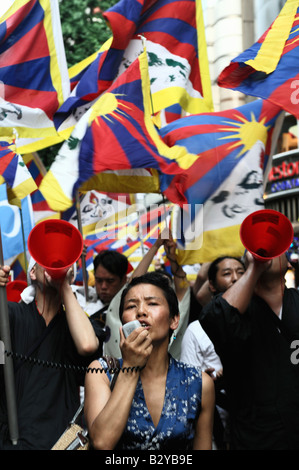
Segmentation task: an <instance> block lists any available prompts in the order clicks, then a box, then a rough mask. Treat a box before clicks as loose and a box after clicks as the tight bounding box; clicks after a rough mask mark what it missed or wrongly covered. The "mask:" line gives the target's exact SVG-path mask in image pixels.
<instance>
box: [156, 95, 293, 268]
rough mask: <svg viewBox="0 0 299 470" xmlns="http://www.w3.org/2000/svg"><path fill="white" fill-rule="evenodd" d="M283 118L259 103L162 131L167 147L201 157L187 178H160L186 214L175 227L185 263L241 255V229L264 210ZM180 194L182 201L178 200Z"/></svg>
mask: <svg viewBox="0 0 299 470" xmlns="http://www.w3.org/2000/svg"><path fill="white" fill-rule="evenodd" d="M283 114H284V113H283V112H282V111H281V108H278V107H277V106H274V105H273V104H272V103H269V102H267V101H263V100H255V101H253V102H251V103H248V104H246V105H243V106H240V107H239V108H236V109H231V110H226V111H222V112H216V113H209V114H198V115H193V116H186V117H184V118H182V119H179V120H177V121H174V122H173V123H171V124H169V125H168V126H166V127H165V128H163V129H161V130H160V134H161V136H162V137H163V139H164V141H165V142H166V143H167V145H169V146H171V145H182V146H185V147H186V149H187V150H188V151H189V152H192V153H196V154H197V155H198V159H197V160H196V161H195V162H194V164H193V165H192V166H191V167H190V168H189V169H188V171H186V172H185V174H184V175H174V176H171V175H160V184H161V190H162V191H163V193H164V194H165V195H166V196H167V197H168V198H169V200H171V201H172V202H174V203H176V204H178V205H179V206H180V207H181V209H183V210H181V211H179V215H178V216H176V217H174V219H173V225H172V231H173V236H174V237H175V238H176V239H177V240H178V244H179V246H180V248H183V249H184V251H182V252H181V263H182V264H194V263H202V262H206V261H212V260H213V258H216V256H217V255H218V254H232V253H234V254H236V253H238V255H240V250H242V249H243V248H242V244H241V242H240V239H239V226H240V224H241V222H242V221H243V219H244V218H245V217H246V216H247V215H248V214H249V213H251V212H253V211H255V210H258V209H259V208H262V207H263V193H264V184H265V183H264V182H265V179H266V175H267V174H268V171H269V166H271V158H270V156H271V155H272V154H273V146H274V145H275V142H276V137H277V132H278V129H279V126H280V125H281V122H282V117H283ZM274 130H275V132H274ZM178 189H180V193H181V196H182V197H181V200H178V199H176V195H177V194H178Z"/></svg>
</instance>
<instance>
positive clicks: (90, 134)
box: [40, 52, 197, 211]
mask: <svg viewBox="0 0 299 470" xmlns="http://www.w3.org/2000/svg"><path fill="white" fill-rule="evenodd" d="M195 159H197V155H191V154H188V153H187V152H186V149H185V148H183V147H179V146H173V147H172V148H169V147H168V146H167V145H166V144H165V143H164V142H163V140H162V139H161V137H160V136H159V134H158V132H157V130H156V128H155V126H154V124H153V122H152V119H151V110H150V85H149V76H148V68H147V54H146V52H143V53H142V54H141V55H140V56H139V57H138V58H137V59H136V60H135V62H134V63H133V64H132V65H131V66H130V67H129V68H128V69H127V70H126V72H124V73H123V74H121V75H120V76H119V78H118V79H117V80H116V81H115V82H114V84H113V85H112V86H111V87H110V88H109V89H108V90H107V92H106V93H104V94H103V95H102V96H101V97H100V98H99V99H98V100H97V101H96V103H95V104H94V105H93V106H92V107H91V108H90V109H89V110H88V111H87V112H86V113H85V114H84V115H83V117H82V118H81V119H80V121H79V122H78V124H77V125H76V127H75V129H74V132H73V133H72V135H71V136H70V138H69V139H68V141H66V142H65V143H64V145H63V146H62V148H61V149H60V151H59V153H58V155H57V157H56V159H55V161H54V163H53V164H52V165H51V167H50V170H49V171H48V173H47V174H46V176H45V177H44V179H43V181H42V183H41V185H40V191H41V192H42V193H43V195H44V197H45V198H46V200H47V202H48V204H49V206H50V207H51V208H52V209H53V210H57V211H64V210H66V209H68V208H69V207H70V206H71V205H72V203H73V199H74V196H75V193H76V190H77V189H78V190H79V189H81V190H82V187H83V185H86V183H87V182H88V181H89V180H90V179H92V178H94V177H95V175H98V174H103V172H108V171H116V172H118V171H129V170H134V171H133V175H131V181H132V180H133V181H132V182H133V183H134V188H133V192H135V193H136V192H145V189H146V188H145V187H142V186H141V185H140V184H139V171H140V170H147V169H151V171H154V172H164V173H168V174H177V173H183V172H184V171H185V169H186V168H188V167H189V166H190V165H191V164H192V163H193V162H194V160H195ZM132 176H133V177H134V179H133V177H132ZM142 176H143V175H142ZM150 181H151V183H152V184H153V185H155V184H156V180H155V178H153V177H151V180H150ZM120 183H121V181H120V180H119V184H118V186H116V188H115V189H112V188H109V189H108V188H105V189H103V188H93V189H98V190H99V191H108V192H132V191H128V190H125V191H124V190H123V188H122V187H121V185H120ZM148 192H156V191H148Z"/></svg>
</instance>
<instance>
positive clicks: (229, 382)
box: [200, 253, 299, 450]
mask: <svg viewBox="0 0 299 470" xmlns="http://www.w3.org/2000/svg"><path fill="white" fill-rule="evenodd" d="M246 260H247V264H248V266H247V269H246V271H245V273H244V274H243V275H242V276H241V277H240V279H238V281H237V282H235V283H234V284H233V285H232V286H231V287H230V288H229V289H227V290H226V291H225V292H224V293H223V294H219V295H217V296H216V297H214V298H213V300H212V301H211V302H210V303H209V304H208V305H206V306H205V307H204V308H203V311H202V314H201V318H200V322H201V325H202V327H203V328H204V330H205V331H206V333H207V335H208V336H209V337H210V339H211V340H212V342H213V344H214V346H215V350H216V352H217V354H218V355H219V357H220V359H221V362H222V365H223V375H224V378H225V389H226V392H227V397H228V400H229V414H230V420H231V428H230V432H231V448H232V449H243V450H272V449H273V450H274V449H275V450H286V449H296V450H298V449H299V369H298V366H297V365H296V364H293V363H292V361H291V354H292V349H291V344H292V342H293V341H294V340H298V339H299V292H298V291H297V290H296V289H293V288H286V286H285V282H284V276H285V273H286V270H287V267H288V262H287V258H286V256H285V255H282V256H280V257H279V258H274V259H273V260H270V261H266V262H259V261H257V260H256V259H254V258H253V256H252V255H251V254H250V253H247V254H246Z"/></svg>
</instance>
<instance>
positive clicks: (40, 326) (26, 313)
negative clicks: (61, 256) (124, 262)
mask: <svg viewBox="0 0 299 470" xmlns="http://www.w3.org/2000/svg"><path fill="white" fill-rule="evenodd" d="M9 270H10V267H9V266H4V267H2V268H1V269H0V285H2V286H3V285H5V284H6V282H7V278H8V273H9ZM68 276H69V274H68V275H67V276H66V277H65V278H64V279H63V280H54V279H51V277H50V276H49V275H48V274H47V273H46V272H45V270H44V269H43V268H42V267H41V266H39V265H38V264H34V266H33V267H32V268H31V270H30V278H31V281H32V287H33V289H34V295H33V298H32V300H31V301H30V302H28V303H26V302H23V301H22V302H20V303H14V302H8V314H9V323H10V333H11V345H12V351H13V353H15V354H18V355H25V356H29V357H30V358H32V359H34V358H36V359H38V360H40V361H43V362H42V363H37V362H33V361H28V360H23V359H19V356H13V357H14V372H15V387H16V404H17V419H18V428H19V439H18V442H17V444H16V445H13V444H12V442H11V441H10V437H9V432H8V418H7V409H6V395H5V387H4V377H3V366H0V449H1V450H49V449H51V447H52V446H53V445H54V444H55V442H56V441H57V439H58V438H59V437H60V435H61V434H62V433H63V431H64V430H65V429H66V427H67V425H68V424H69V421H70V420H71V419H72V417H73V415H74V414H75V412H76V410H77V408H78V406H79V403H80V396H79V386H80V385H83V384H84V377H85V370H86V368H87V367H88V364H89V363H90V361H91V359H92V358H93V357H95V356H98V354H99V339H98V337H97V336H96V334H95V332H94V329H93V327H92V325H91V322H90V321H89V319H88V317H87V315H86V314H85V313H84V311H83V310H82V308H81V307H80V305H79V303H78V301H77V299H76V297H75V296H74V294H73V292H72V288H71V285H70V282H69V277H68ZM47 361H48V363H47ZM50 363H51V364H53V363H54V364H57V367H56V366H54V367H49V364H50ZM73 366H75V367H73Z"/></svg>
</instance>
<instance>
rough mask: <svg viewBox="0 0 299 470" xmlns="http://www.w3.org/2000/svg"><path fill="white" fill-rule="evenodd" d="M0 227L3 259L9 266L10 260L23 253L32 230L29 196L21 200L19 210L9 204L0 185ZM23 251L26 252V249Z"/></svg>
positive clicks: (4, 190) (2, 186) (4, 189)
mask: <svg viewBox="0 0 299 470" xmlns="http://www.w3.org/2000/svg"><path fill="white" fill-rule="evenodd" d="M22 223H23V229H24V239H23V234H22ZM0 226H1V236H2V246H3V259H4V261H5V263H8V264H10V260H11V259H12V258H15V257H16V256H17V255H19V254H20V253H22V252H24V243H25V247H26V244H27V239H28V236H29V233H30V231H31V229H32V228H33V212H32V205H31V200H30V197H29V196H27V197H25V198H23V199H22V201H21V207H20V208H18V207H17V206H16V205H11V204H9V202H8V200H7V194H6V188H5V185H4V184H2V185H0ZM25 251H26V252H27V248H26V249H25Z"/></svg>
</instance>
